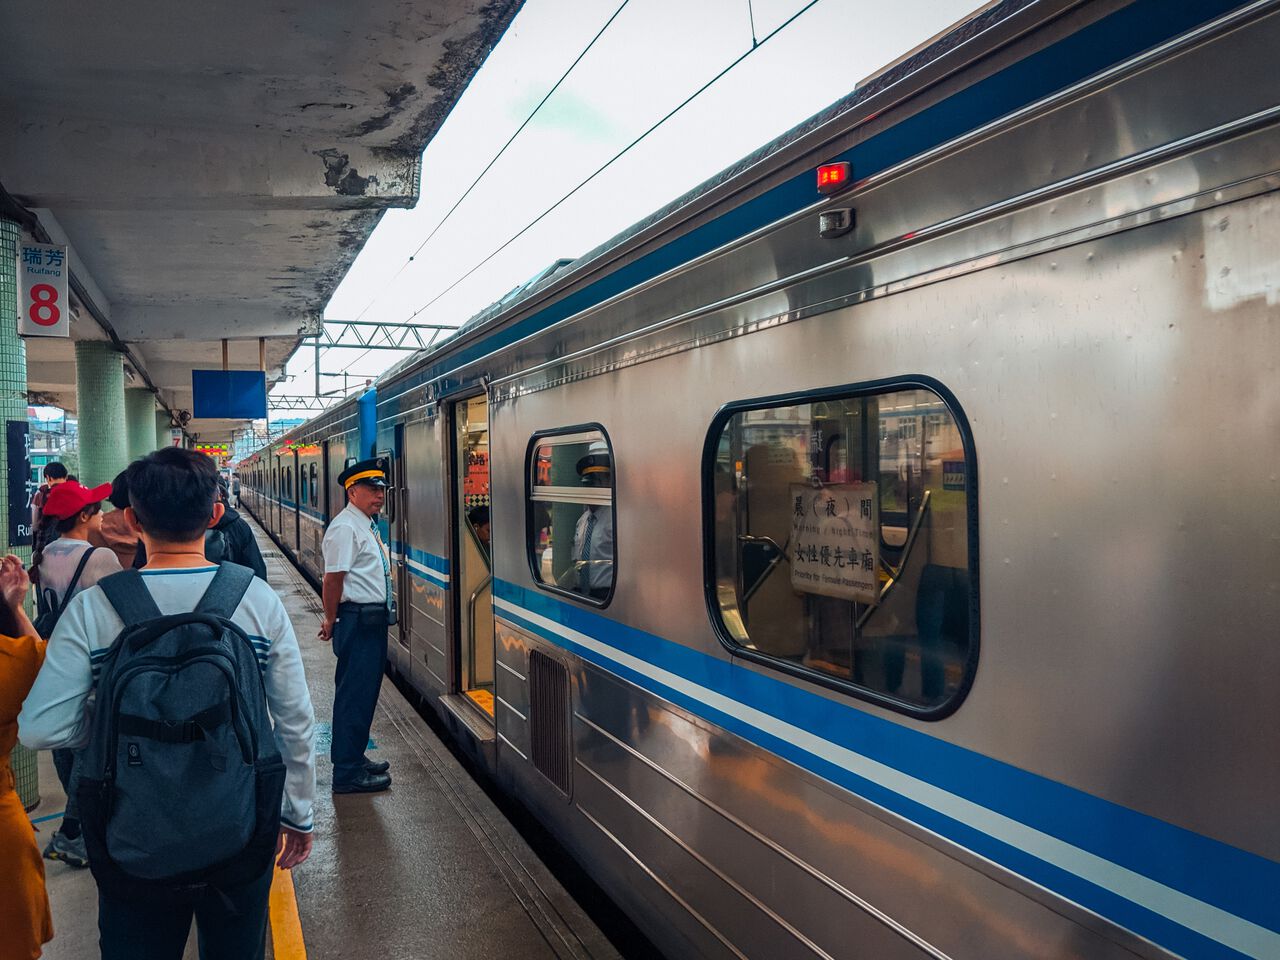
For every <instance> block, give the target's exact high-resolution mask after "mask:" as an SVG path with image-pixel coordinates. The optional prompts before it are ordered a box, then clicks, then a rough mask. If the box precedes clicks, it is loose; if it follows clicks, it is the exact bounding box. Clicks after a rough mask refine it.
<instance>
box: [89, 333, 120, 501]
mask: <svg viewBox="0 0 1280 960" xmlns="http://www.w3.org/2000/svg"><path fill="white" fill-rule="evenodd" d="M76 413H77V414H78V415H79V418H80V424H79V440H80V482H81V483H83V484H84V485H85V486H90V487H91V486H94V485H96V484H99V483H110V482H111V481H112V480H114V479H115V476H116V474H118V473H119V472H120V471H121V470H123V469H124V468H125V467H127V466H128V465H129V441H128V434H127V433H126V427H125V413H124V359H123V357H121V355H120V353H119V351H117V350H116V349H115V347H113V346H112V345H111V344H109V343H105V342H103V341H101V340H77V341H76Z"/></svg>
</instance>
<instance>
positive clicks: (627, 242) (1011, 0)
mask: <svg viewBox="0 0 1280 960" xmlns="http://www.w3.org/2000/svg"><path fill="white" fill-rule="evenodd" d="M1074 5H1075V4H1074V3H1073V2H1072V0H995V2H992V3H988V4H986V5H984V6H981V7H979V8H978V9H977V10H975V12H973V13H972V14H970V15H969V16H967V17H965V18H964V19H963V20H961V21H959V22H958V23H957V24H955V25H954V26H952V27H951V28H949V29H947V30H945V31H943V32H942V33H940V34H938V35H937V36H935V37H934V38H933V39H932V40H930V41H926V42H925V43H924V44H922V45H921V46H919V47H917V48H916V49H915V50H913V51H909V52H907V53H906V54H904V55H903V56H901V57H899V58H898V59H896V60H894V61H892V62H891V63H890V64H889V65H887V66H886V67H884V68H881V69H880V70H878V71H877V72H875V73H873V74H872V75H870V76H869V77H868V78H867V79H865V80H863V81H862V82H860V83H859V84H858V85H857V86H856V87H855V89H854V90H853V91H851V92H850V93H849V94H848V95H846V96H844V97H842V98H841V99H839V100H837V101H835V102H834V103H832V104H831V105H830V106H828V107H827V108H825V109H824V110H822V111H820V112H818V113H816V114H814V115H813V116H811V117H809V118H808V119H807V120H805V121H803V122H801V123H799V124H797V125H796V126H794V127H792V128H791V129H790V130H788V131H787V132H786V133H784V134H782V135H781V136H779V137H777V138H775V139H774V140H772V141H770V142H769V143H767V144H765V145H764V146H762V147H760V148H759V149H758V150H755V151H753V152H752V153H750V154H748V155H747V156H745V157H743V158H742V159H741V160H739V161H737V162H736V163H734V164H733V165H732V166H730V167H727V168H725V169H724V170H722V171H720V172H719V173H718V174H716V175H715V176H713V177H711V178H709V179H707V180H706V181H704V182H703V183H701V184H699V185H698V186H696V187H694V188H693V189H691V190H689V191H687V192H686V193H684V194H682V195H681V196H679V197H677V198H676V199H674V200H672V201H671V202H670V203H668V204H666V205H665V206H663V207H661V208H660V209H658V210H655V211H654V212H653V213H652V214H650V215H649V216H647V217H645V218H644V219H642V220H640V221H638V222H637V223H634V224H632V225H631V226H630V227H628V228H627V229H625V230H623V231H622V232H620V233H618V234H617V235H615V236H613V237H611V238H610V239H609V240H607V241H605V242H603V243H601V244H599V245H598V246H596V247H595V248H593V249H592V250H590V251H588V252H587V253H585V254H583V255H582V256H579V257H577V258H576V259H573V260H567V259H561V260H557V261H555V262H554V263H553V264H552V265H550V266H549V267H547V268H545V269H544V270H542V271H539V273H538V274H536V275H535V276H534V277H533V278H531V279H530V280H529V281H526V282H525V283H523V284H520V285H519V286H517V287H515V288H514V289H513V290H511V291H509V292H508V293H507V294H506V295H504V296H503V297H502V298H500V299H499V300H497V301H495V302H494V303H493V304H491V305H489V306H488V307H486V308H485V309H484V310H481V311H480V312H479V313H477V314H476V315H474V316H473V317H471V318H469V319H468V320H467V321H466V322H464V323H463V324H461V325H460V326H459V328H458V330H457V331H456V332H455V333H453V334H451V335H450V336H449V337H448V338H447V339H445V340H442V341H439V342H437V343H435V344H433V345H432V346H430V347H428V348H425V349H423V350H420V351H417V352H416V353H414V354H412V355H410V356H409V357H406V358H405V359H403V360H401V361H400V362H398V363H397V364H395V365H394V366H392V367H391V368H390V369H388V370H387V371H386V372H385V373H383V374H382V375H381V376H380V377H379V378H378V379H377V381H376V383H375V387H376V388H378V390H379V393H381V392H382V390H383V389H384V388H386V387H387V386H389V385H392V384H396V383H399V382H403V381H406V380H407V379H408V378H413V381H414V383H419V382H422V381H423V380H424V379H425V380H430V379H432V378H433V377H436V376H440V375H442V371H445V372H447V370H448V369H449V368H450V367H451V366H454V367H456V366H461V365H463V364H465V363H468V362H471V360H472V359H473V358H471V357H468V356H460V357H457V358H456V360H454V359H451V355H453V354H457V353H458V352H459V351H462V350H463V349H464V348H465V347H467V346H470V345H475V344H476V343H477V342H478V341H481V340H483V339H485V338H488V337H490V336H491V335H492V334H494V333H496V332H497V331H498V330H500V329H502V328H504V327H506V326H508V325H510V324H512V323H513V322H514V321H517V320H519V319H521V318H522V317H523V318H526V319H527V318H528V317H529V316H530V315H531V314H532V313H533V311H534V310H535V309H542V308H545V307H547V306H549V305H552V304H555V303H556V302H557V301H560V300H566V299H569V298H568V296H567V295H568V294H570V293H571V292H573V291H574V288H575V287H577V288H580V287H581V286H582V285H583V284H584V281H587V280H588V278H590V279H592V280H594V279H597V278H600V277H605V276H608V275H610V274H614V273H618V272H619V271H620V267H622V266H623V265H624V263H625V261H623V260H622V259H621V258H623V257H624V256H626V255H627V254H629V253H632V252H634V251H636V250H638V249H640V248H641V247H644V246H653V245H655V244H654V241H658V242H659V243H661V242H664V240H665V238H667V237H670V236H671V235H673V234H676V232H677V231H679V230H680V229H681V228H683V227H685V226H686V225H687V224H689V223H690V222H691V221H693V220H694V219H695V218H697V217H699V216H701V215H704V214H706V212H707V211H708V210H710V209H711V208H713V207H727V208H732V207H733V206H735V205H737V204H738V203H739V202H740V201H741V200H742V199H743V197H742V194H743V191H745V190H747V189H749V188H750V187H752V185H754V184H757V183H758V182H760V181H761V180H763V179H765V178H767V177H768V176H770V174H772V173H774V172H776V171H777V170H779V169H781V168H783V167H785V166H786V165H787V164H789V163H793V162H794V161H795V160H796V159H797V158H801V157H803V156H804V155H806V154H808V153H811V152H813V151H815V150H818V149H821V148H822V147H823V145H824V144H827V143H829V142H830V141H832V140H834V139H835V138H836V137H838V136H840V135H842V134H845V133H847V132H849V131H850V130H853V129H856V128H857V127H858V126H859V125H860V124H863V123H865V122H867V121H869V120H872V119H874V118H876V117H879V116H881V115H882V114H884V113H885V112H886V111H888V110H890V109H891V108H893V107H895V106H897V105H898V104H901V103H903V102H905V101H908V100H910V99H911V98H912V97H913V96H915V95H917V94H919V93H920V92H922V91H924V90H926V89H928V88H929V87H931V86H933V85H936V84H938V83H939V82H940V81H942V80H944V79H945V78H947V77H948V76H950V75H952V74H954V73H956V72H957V71H959V70H961V69H962V68H964V67H966V66H968V65H970V64H971V63H973V62H974V61H976V60H979V59H981V58H982V57H984V56H988V55H990V54H991V53H992V52H993V51H996V50H998V49H1000V48H1001V47H1002V46H1004V45H1006V44H1008V43H1010V42H1011V41H1012V40H1014V39H1016V38H1017V37H1019V36H1021V35H1023V34H1025V33H1026V32H1028V31H1030V30H1031V29H1033V28H1035V27H1036V26H1038V25H1040V24H1043V23H1044V22H1046V21H1047V20H1050V19H1052V18H1054V17H1056V16H1058V15H1059V14H1061V13H1063V12H1064V11H1065V10H1067V9H1069V8H1071V7H1072V6H1074ZM815 199H816V194H815ZM586 308H587V307H583V309H586ZM574 312H575V313H576V312H580V311H574ZM556 319H563V318H553V319H552V320H551V321H549V322H548V323H547V324H546V326H549V325H551V323H552V322H555V320H556ZM495 339H496V338H495ZM503 345H505V344H498V345H497V346H498V347H499V348H500V347H501V346H503ZM469 352H473V351H469ZM354 402H355V398H354V397H351V398H347V399H346V400H344V401H343V402H342V403H341V404H339V405H338V406H337V407H333V408H330V409H329V410H327V411H325V413H323V414H321V415H320V416H318V417H316V418H314V419H313V420H312V421H308V423H307V424H304V425H302V426H300V427H297V428H295V429H294V430H291V431H289V433H287V434H285V435H284V439H288V438H292V437H295V436H300V435H303V434H305V433H308V432H310V431H311V430H313V429H314V428H315V426H317V425H319V424H322V423H328V422H331V421H333V420H335V419H342V418H343V417H344V416H349V415H353V411H347V412H346V413H342V412H341V411H344V410H346V408H347V407H348V405H349V404H350V405H354Z"/></svg>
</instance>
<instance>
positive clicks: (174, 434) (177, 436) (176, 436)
mask: <svg viewBox="0 0 1280 960" xmlns="http://www.w3.org/2000/svg"><path fill="white" fill-rule="evenodd" d="M169 445H170V446H174V447H180V446H182V428H181V427H170V428H169Z"/></svg>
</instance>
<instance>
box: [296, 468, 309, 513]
mask: <svg viewBox="0 0 1280 960" xmlns="http://www.w3.org/2000/svg"><path fill="white" fill-rule="evenodd" d="M310 502H311V490H310V489H308V487H307V465H306V464H305V463H304V464H303V465H302V466H301V467H299V468H298V503H299V505H301V506H306V505H307V504H309V503H310Z"/></svg>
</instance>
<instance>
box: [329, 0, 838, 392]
mask: <svg viewBox="0 0 1280 960" xmlns="http://www.w3.org/2000/svg"><path fill="white" fill-rule="evenodd" d="M627 2H629V0H624V2H623V4H622V5H621V6H620V7H619V8H618V9H617V10H616V11H615V12H614V14H613V16H612V17H610V18H609V22H612V21H613V20H614V19H615V18H616V17H617V15H618V13H620V12H621V11H622V7H625V6H626V5H627ZM819 2H820V0H809V2H808V3H806V4H805V5H804V6H803V7H801V8H800V9H799V10H797V11H796V12H795V13H793V14H792V15H791V16H790V17H788V18H787V19H786V20H784V21H783V22H782V23H780V24H779V25H778V26H776V27H775V28H774V29H773V30H771V31H769V33H767V34H765V36H764V37H762V38H760V39H759V40H758V41H757V40H756V39H755V37H754V36H753V37H752V47H751V48H750V49H749V50H746V51H744V52H743V53H742V54H740V55H739V56H738V57H736V58H734V59H733V60H732V61H730V62H729V63H728V64H727V65H726V66H725V67H724V68H723V69H721V70H720V71H719V72H718V73H716V75H715V76H713V77H712V78H711V79H710V80H708V81H707V82H706V83H704V84H703V85H702V86H700V87H698V89H697V90H695V91H694V92H693V93H691V94H690V95H689V96H688V97H686V98H685V99H684V100H682V101H681V102H680V103H679V104H677V105H676V106H675V107H674V108H672V109H671V110H670V111H668V112H667V113H666V114H664V115H663V116H662V117H661V118H660V119H659V120H658V121H657V122H656V123H654V124H653V125H652V126H650V127H649V128H648V129H646V130H645V131H644V132H643V133H641V134H640V135H639V136H638V137H636V138H635V139H634V140H632V141H631V142H630V143H628V144H627V145H626V146H625V147H623V148H622V149H621V150H619V151H618V152H617V153H615V154H614V155H613V156H612V157H610V158H609V159H608V160H606V161H605V162H604V163H603V164H602V165H601V166H599V167H598V168H596V170H595V171H594V172H592V173H591V174H590V175H589V176H587V177H586V178H585V179H584V180H582V181H581V182H580V183H578V184H577V186H575V187H574V188H573V189H572V190H570V191H569V192H568V193H566V194H565V195H564V196H562V197H561V198H560V199H559V200H557V201H556V202H555V203H553V204H552V205H551V206H550V207H548V208H547V209H546V210H544V211H542V213H540V214H538V216H537V217H535V218H534V219H533V220H531V221H530V222H529V223H527V224H526V225H525V226H524V227H522V228H521V229H520V230H519V231H518V232H516V233H515V234H513V235H512V236H511V237H509V238H508V239H507V240H506V241H504V242H503V244H502V245H501V246H499V247H498V248H497V249H496V250H494V251H493V252H492V253H490V254H489V255H488V256H486V257H485V258H484V259H483V260H481V261H480V262H479V263H477V264H476V265H475V266H473V267H472V268H471V269H469V270H468V271H467V272H466V273H464V274H462V276H460V277H458V279H456V280H454V281H453V282H452V283H451V284H449V286H447V287H445V288H444V289H443V290H441V291H440V292H439V293H438V294H436V295H435V296H434V297H432V298H431V299H430V300H428V301H427V302H426V303H425V304H423V305H422V306H421V307H419V308H418V309H417V310H415V311H414V312H413V313H412V314H410V315H409V318H408V320H407V321H405V322H410V321H412V320H413V319H414V318H416V317H417V316H418V315H419V314H421V313H422V312H423V311H425V310H428V309H430V308H431V307H432V306H433V305H434V304H435V303H436V302H437V301H439V300H440V299H441V298H443V297H444V296H445V295H446V294H448V293H449V292H450V291H452V290H453V289H454V288H456V287H457V286H458V285H459V284H461V283H463V282H464V281H465V280H466V279H467V278H468V277H470V276H472V275H473V274H474V273H475V272H476V271H477V270H479V269H480V268H481V267H483V266H484V265H485V264H487V263H488V262H489V261H491V260H492V259H493V258H494V257H496V256H498V254H500V253H502V251H503V250H505V249H506V248H507V247H509V246H510V245H511V244H513V243H514V242H515V241H516V240H518V239H519V238H520V237H522V236H524V234H526V233H528V232H529V231H530V230H532V229H533V228H534V227H535V226H536V225H537V224H539V223H540V222H542V220H544V219H545V218H546V217H547V216H549V215H550V214H551V213H553V212H554V211H555V210H557V209H558V208H559V207H560V206H561V205H562V204H564V203H565V202H566V201H567V200H569V198H570V197H572V196H573V195H574V194H575V193H577V192H578V191H579V190H581V189H582V188H583V187H585V186H586V185H587V184H589V183H591V182H592V181H593V180H595V178H596V177H598V176H599V175H600V174H602V173H603V172H604V171H605V170H607V169H608V168H609V167H611V166H612V165H613V164H614V163H616V162H617V161H618V160H620V159H621V158H622V157H623V156H625V155H626V154H627V153H628V152H629V151H631V150H632V149H633V148H634V147H636V146H637V145H638V144H639V143H640V142H641V141H643V140H644V139H646V138H647V137H648V136H649V135H650V134H652V133H653V132H654V131H655V130H657V129H658V128H659V127H661V126H662V125H663V124H664V123H666V122H667V121H668V120H670V119H671V118H672V117H674V116H675V115H676V114H677V113H679V112H680V111H681V110H683V109H684V108H685V107H686V106H688V105H689V104H690V103H692V102H693V101H694V100H695V99H697V98H698V97H699V96H701V95H702V94H703V93H704V92H706V90H708V89H709V88H710V87H711V86H713V85H714V84H715V83H716V82H717V81H719V80H720V79H721V78H722V77H724V76H725V74H727V73H729V72H730V71H731V70H733V68H734V67H736V66H737V65H738V64H740V63H741V62H742V61H743V60H745V59H746V58H747V57H749V56H751V54H753V53H754V52H755V51H756V50H758V49H759V48H760V47H762V46H764V44H766V43H768V42H769V41H770V40H772V39H773V38H774V37H775V36H777V35H778V34H779V33H781V32H782V31H783V30H785V29H786V28H787V27H789V26H791V24H792V23H794V22H795V21H796V20H798V19H799V18H800V17H802V16H803V15H804V14H805V13H807V12H808V11H809V10H810V9H812V8H813V7H815V6H817V4H818V3H819ZM607 26H608V23H606V24H605V27H607ZM603 32H604V28H602V29H601V31H600V33H603ZM600 33H597V34H596V36H595V38H593V39H592V41H591V42H592V43H595V41H596V40H597V39H599V36H600ZM589 48H590V45H588V48H587V49H589ZM585 53H586V50H585V49H584V51H583V53H582V54H579V55H578V57H577V58H576V59H575V60H574V65H576V64H577V63H578V62H579V61H580V60H581V59H582V56H583V55H584V54H585ZM569 69H570V70H572V69H573V65H571V66H570V68H569ZM568 73H569V71H566V72H565V76H567V75H568ZM563 79H564V77H561V80H560V81H557V86H558V85H559V83H560V82H562V81H563ZM554 89H555V88H554V87H553V88H552V91H551V92H554ZM548 96H550V93H548ZM545 102H546V98H545V97H544V98H543V100H542V102H541V103H539V105H538V106H539V107H541V106H542V103H545ZM534 112H535V113H536V112H537V108H535V110H534ZM529 119H532V114H530V117H529V118H528V119H526V120H525V122H524V123H523V124H521V127H520V129H523V128H524V126H526V125H527V124H528V122H529ZM518 133H519V130H517V134H518ZM511 139H512V140H514V139H515V135H513V136H512V138H511ZM510 142H511V141H510V140H509V141H508V142H507V145H510ZM503 149H504V150H505V149H506V146H504V147H503ZM496 159H497V157H494V161H496ZM494 161H490V163H489V164H488V165H487V166H486V168H485V169H486V170H487V169H488V167H490V166H492V165H493V162H494ZM483 176H484V174H483V173H481V175H480V177H477V178H476V180H475V182H473V183H472V185H471V187H468V188H467V192H470V190H471V189H472V188H474V186H475V185H476V183H478V182H479V181H480V179H481V178H482V177H483ZM464 198H465V194H464ZM461 199H462V198H460V199H459V203H461ZM456 208H457V204H455V205H454V209H456ZM452 212H453V211H452V209H451V210H450V213H452ZM447 217H448V214H446V218H447ZM443 223H444V221H443V220H442V221H441V222H440V223H439V224H437V225H436V228H435V230H433V231H432V233H431V235H429V236H428V237H427V240H424V241H423V242H422V243H421V244H419V245H418V248H417V250H415V252H414V256H416V255H417V253H418V252H420V251H421V250H422V248H423V247H424V246H425V245H426V243H427V241H428V240H430V239H431V236H434V234H435V232H436V230H439V228H440V226H442V225H443ZM407 263H408V261H406V265H407ZM400 269H401V271H403V270H404V266H402V267H401V268H400ZM397 275H398V274H397ZM393 279H394V278H393ZM374 299H375V300H376V295H375V298H374ZM372 304H373V301H370V304H369V306H372ZM365 310H368V306H366V307H365ZM363 312H364V311H362V312H361V313H362V315H363ZM368 353H369V351H368V350H365V351H364V352H363V353H361V354H360V355H359V356H357V357H356V358H355V359H353V360H352V361H351V363H350V364H348V365H347V366H348V369H350V367H351V366H352V365H354V364H355V363H358V362H359V361H360V360H363V359H364V357H365V356H366V355H367V354H368Z"/></svg>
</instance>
